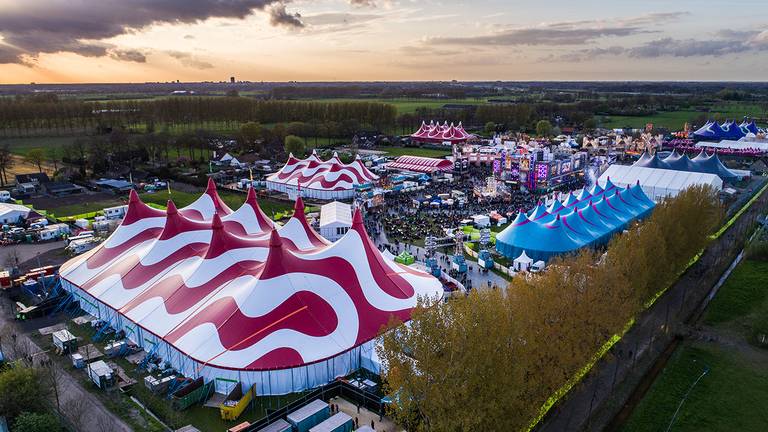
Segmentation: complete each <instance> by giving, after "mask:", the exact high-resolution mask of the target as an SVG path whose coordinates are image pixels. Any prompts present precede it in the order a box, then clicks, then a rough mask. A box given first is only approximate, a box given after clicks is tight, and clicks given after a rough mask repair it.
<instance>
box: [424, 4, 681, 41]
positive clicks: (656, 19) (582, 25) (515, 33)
mask: <svg viewBox="0 0 768 432" xmlns="http://www.w3.org/2000/svg"><path fill="white" fill-rule="evenodd" d="M685 14H686V13H685V12H670V13H658V14H648V15H642V16H638V17H631V18H626V19H617V20H611V21H608V20H585V21H564V22H556V23H544V24H541V25H538V26H535V27H524V28H509V29H503V30H500V31H497V32H494V33H490V34H486V35H478V36H457V37H434V38H429V39H427V42H428V43H429V44H432V45H474V46H519V45H529V46H538V45H551V46H564V45H583V44H588V43H592V42H595V41H597V40H598V39H601V38H606V37H627V36H632V35H636V34H643V33H651V32H654V30H651V29H648V28H647V27H649V26H651V25H658V24H661V23H664V22H668V21H672V20H676V19H678V18H680V17H681V16H683V15H685Z"/></svg>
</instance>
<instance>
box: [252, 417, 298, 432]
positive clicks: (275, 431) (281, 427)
mask: <svg viewBox="0 0 768 432" xmlns="http://www.w3.org/2000/svg"><path fill="white" fill-rule="evenodd" d="M257 432H291V424H290V423H288V422H287V421H285V420H283V419H280V420H278V421H276V422H273V423H270V424H269V425H267V427H265V428H262V429H259V430H258V431H257Z"/></svg>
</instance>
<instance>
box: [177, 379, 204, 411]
mask: <svg viewBox="0 0 768 432" xmlns="http://www.w3.org/2000/svg"><path fill="white" fill-rule="evenodd" d="M212 392H213V381H209V382H208V383H205V382H204V381H203V378H202V377H201V378H198V379H196V380H194V381H192V382H191V383H189V384H187V385H185V386H183V387H182V388H180V389H179V390H177V391H176V392H175V393H174V394H173V395H171V404H172V405H173V409H175V410H177V411H181V410H184V409H187V408H189V407H190V406H192V405H194V404H196V403H203V402H205V401H207V400H208V398H209V397H210V396H211V393H212Z"/></svg>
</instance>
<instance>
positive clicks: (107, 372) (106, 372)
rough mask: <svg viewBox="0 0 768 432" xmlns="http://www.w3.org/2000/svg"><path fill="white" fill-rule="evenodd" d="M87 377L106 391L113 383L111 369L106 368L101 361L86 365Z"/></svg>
mask: <svg viewBox="0 0 768 432" xmlns="http://www.w3.org/2000/svg"><path fill="white" fill-rule="evenodd" d="M88 376H89V377H91V381H93V383H94V384H96V386H97V387H98V388H100V389H106V388H108V387H111V386H112V385H114V383H115V378H114V375H113V373H112V368H110V367H109V366H107V364H106V363H104V361H103V360H99V361H95V362H93V363H89V364H88Z"/></svg>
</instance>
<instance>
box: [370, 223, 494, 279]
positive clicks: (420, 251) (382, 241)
mask: <svg viewBox="0 0 768 432" xmlns="http://www.w3.org/2000/svg"><path fill="white" fill-rule="evenodd" d="M374 243H376V245H377V246H384V247H386V248H387V249H389V251H390V252H392V254H394V255H397V254H399V253H400V252H402V251H403V248H404V247H405V246H404V245H403V244H402V243H401V244H400V246H399V247H395V245H394V244H391V243H389V241H388V240H387V236H386V235H385V234H384V231H383V230H382V231H381V232H380V233H379V236H378V237H377V238H374ZM407 247H408V252H410V253H411V254H413V256H414V257H416V260H417V261H424V257H425V256H426V253H427V251H426V249H424V248H422V247H419V246H415V245H408V246H407ZM435 256H436V257H437V260H438V263H439V264H440V267H444V268H450V265H451V264H450V263H451V261H450V259H451V256H449V255H445V254H444V253H442V252H438V251H436V252H435ZM467 266H468V267H469V268H470V271H469V272H468V273H467V278H468V279H469V285H471V286H472V288H476V289H483V288H488V287H489V285H488V281H490V282H491V285H490V286H494V285H496V286H498V287H506V286H507V284H508V282H507V281H506V280H504V278H503V277H501V276H499V275H497V274H496V273H494V272H492V271H488V272H481V271H480V270H479V267H478V265H477V263H476V262H473V261H469V260H467Z"/></svg>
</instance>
